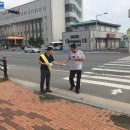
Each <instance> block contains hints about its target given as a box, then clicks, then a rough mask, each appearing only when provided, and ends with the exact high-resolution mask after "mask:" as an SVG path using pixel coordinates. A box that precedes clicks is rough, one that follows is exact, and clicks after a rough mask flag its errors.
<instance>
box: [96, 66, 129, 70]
mask: <svg viewBox="0 0 130 130" xmlns="http://www.w3.org/2000/svg"><path fill="white" fill-rule="evenodd" d="M98 68H104V69H105V68H107V69H125V70H130V68H129V67H125V68H124V67H122V66H98Z"/></svg>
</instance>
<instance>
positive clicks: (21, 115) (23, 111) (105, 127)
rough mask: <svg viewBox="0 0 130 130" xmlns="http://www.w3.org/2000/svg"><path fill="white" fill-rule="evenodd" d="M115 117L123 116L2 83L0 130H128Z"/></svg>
mask: <svg viewBox="0 0 130 130" xmlns="http://www.w3.org/2000/svg"><path fill="white" fill-rule="evenodd" d="M38 87H39V86H38ZM112 115H115V116H116V115H117V116H118V115H120V113H115V112H112V111H109V110H105V109H100V108H96V107H92V106H89V105H84V104H80V103H76V102H71V101H68V100H64V99H61V98H58V97H54V96H50V95H39V94H38V92H33V91H31V90H29V89H26V88H23V87H22V86H19V85H17V84H15V83H13V82H11V81H6V82H2V83H0V130H128V129H125V128H121V127H119V126H117V125H115V124H114V122H113V121H112V120H111V116H112Z"/></svg>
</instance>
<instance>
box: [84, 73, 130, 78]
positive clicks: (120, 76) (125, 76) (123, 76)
mask: <svg viewBox="0 0 130 130" xmlns="http://www.w3.org/2000/svg"><path fill="white" fill-rule="evenodd" d="M84 73H85V74H94V75H102V76H110V77H119V78H130V76H128V75H112V74H98V73H94V72H84Z"/></svg>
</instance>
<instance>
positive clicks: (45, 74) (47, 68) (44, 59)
mask: <svg viewBox="0 0 130 130" xmlns="http://www.w3.org/2000/svg"><path fill="white" fill-rule="evenodd" d="M53 52H54V51H53V48H52V47H48V48H47V52H46V53H45V54H41V55H40V58H39V64H41V67H40V70H41V81H40V92H41V93H46V92H52V90H51V89H50V78H51V66H52V65H53V64H56V65H61V63H59V62H57V61H55V60H54V58H53V56H52V54H53ZM45 79H46V89H45V88H44V82H45Z"/></svg>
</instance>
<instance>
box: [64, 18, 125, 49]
mask: <svg viewBox="0 0 130 130" xmlns="http://www.w3.org/2000/svg"><path fill="white" fill-rule="evenodd" d="M119 27H120V25H117V24H112V23H106V22H102V21H96V20H90V21H86V22H80V23H75V24H72V25H71V30H72V31H71V32H63V34H62V38H63V48H64V50H68V49H69V45H70V44H72V43H75V44H76V45H77V46H79V48H80V49H82V50H87V51H93V50H104V49H109V48H118V47H119V43H120V39H121V36H122V35H123V34H122V33H119V32H118V30H119Z"/></svg>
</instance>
